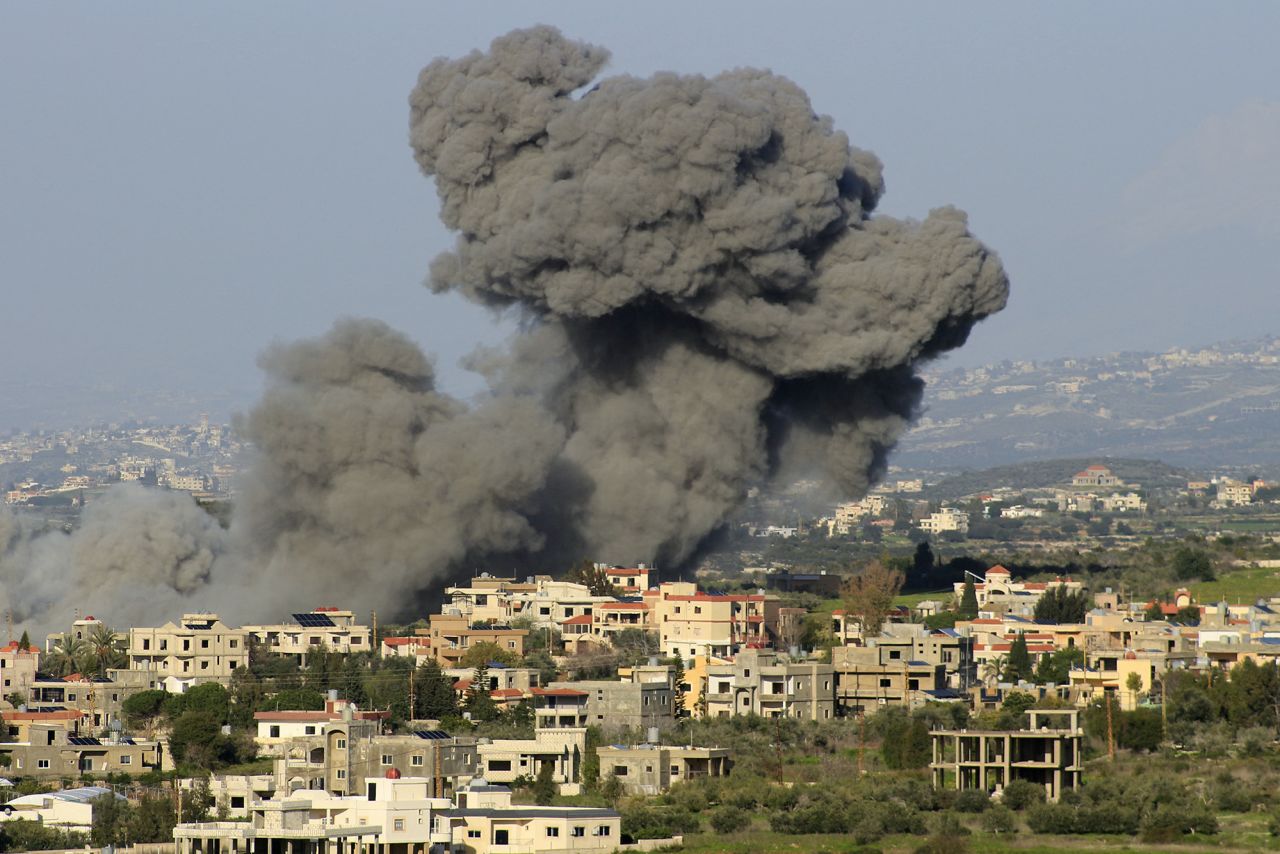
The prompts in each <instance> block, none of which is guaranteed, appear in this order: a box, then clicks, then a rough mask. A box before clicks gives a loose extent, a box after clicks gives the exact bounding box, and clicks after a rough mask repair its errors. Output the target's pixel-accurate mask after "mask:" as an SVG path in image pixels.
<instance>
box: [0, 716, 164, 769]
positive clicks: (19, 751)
mask: <svg viewBox="0 0 1280 854" xmlns="http://www.w3.org/2000/svg"><path fill="white" fill-rule="evenodd" d="M0 755H5V756H8V757H9V764H8V767H9V769H10V770H11V773H13V774H15V775H17V776H19V777H34V778H35V779H37V780H60V779H62V778H64V777H78V776H80V775H82V774H88V773H93V774H112V773H114V774H121V773H123V774H145V773H147V772H148V771H151V770H152V769H155V768H158V767H159V764H160V748H159V746H158V745H157V744H156V742H154V741H141V740H135V739H132V738H127V737H125V738H110V739H98V738H93V737H92V736H83V735H73V734H72V733H71V732H70V731H69V730H68V729H67V728H65V727H62V726H55V725H50V724H32V725H31V726H30V728H29V729H28V734H27V739H26V740H25V741H6V742H4V743H0Z"/></svg>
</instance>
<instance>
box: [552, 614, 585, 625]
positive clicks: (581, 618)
mask: <svg viewBox="0 0 1280 854" xmlns="http://www.w3.org/2000/svg"><path fill="white" fill-rule="evenodd" d="M560 625H562V626H589V625H591V615H590V614H579V615H578V616H576V617H569V618H568V619H567V620H561V621H560Z"/></svg>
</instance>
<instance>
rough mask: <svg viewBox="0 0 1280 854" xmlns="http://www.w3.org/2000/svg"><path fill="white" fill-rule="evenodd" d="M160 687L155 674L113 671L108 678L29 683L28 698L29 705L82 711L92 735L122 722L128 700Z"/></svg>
mask: <svg viewBox="0 0 1280 854" xmlns="http://www.w3.org/2000/svg"><path fill="white" fill-rule="evenodd" d="M159 684H160V682H159V679H158V678H157V676H156V674H155V673H153V672H150V671H146V670H128V669H115V668H113V669H111V670H108V671H107V675H106V676H83V675H80V674H76V675H73V676H68V677H66V678H65V679H63V678H59V677H57V676H40V677H39V678H37V679H35V680H34V681H33V682H31V683H30V685H29V686H28V690H27V692H26V696H27V702H28V703H29V704H30V705H34V706H39V707H41V708H59V709H73V710H76V711H79V712H81V713H83V714H84V715H85V718H86V721H85V724H86V727H87V728H88V729H89V731H90V732H101V731H104V730H105V729H107V727H108V726H109V725H110V723H111V721H113V720H123V714H124V713H123V709H124V703H125V701H126V700H128V699H129V698H130V697H132V696H133V695H134V694H137V693H138V692H140V691H151V690H154V689H156V688H157V687H159Z"/></svg>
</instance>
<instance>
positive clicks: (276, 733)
mask: <svg viewBox="0 0 1280 854" xmlns="http://www.w3.org/2000/svg"><path fill="white" fill-rule="evenodd" d="M270 737H271V738H279V737H280V726H279V725H278V724H273V725H272V727H271V736H270Z"/></svg>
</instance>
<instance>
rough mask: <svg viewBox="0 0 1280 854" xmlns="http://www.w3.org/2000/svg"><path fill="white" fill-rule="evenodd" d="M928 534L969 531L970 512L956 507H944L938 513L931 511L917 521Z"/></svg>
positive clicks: (965, 532)
mask: <svg viewBox="0 0 1280 854" xmlns="http://www.w3.org/2000/svg"><path fill="white" fill-rule="evenodd" d="M916 524H917V525H918V526H919V528H920V530H921V531H924V532H925V533H926V534H945V533H947V532H949V531H955V532H957V533H960V534H967V533H969V514H968V513H966V512H964V511H963V510H960V509H958V508H956V507H943V508H942V509H941V510H939V511H938V512H937V513H930V514H929V515H928V516H925V517H924V518H923V519H921V520H920V521H919V522H917V523H916Z"/></svg>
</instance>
